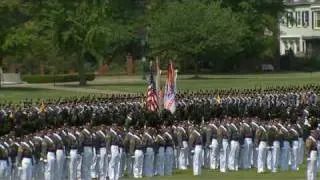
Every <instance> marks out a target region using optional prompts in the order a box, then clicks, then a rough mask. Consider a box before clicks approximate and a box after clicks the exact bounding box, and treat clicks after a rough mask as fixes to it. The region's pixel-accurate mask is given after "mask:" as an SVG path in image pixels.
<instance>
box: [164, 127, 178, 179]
mask: <svg viewBox="0 0 320 180" xmlns="http://www.w3.org/2000/svg"><path fill="white" fill-rule="evenodd" d="M163 128H165V127H163ZM162 137H163V138H164V140H165V143H166V144H165V166H164V172H165V175H167V176H171V175H172V170H173V158H174V152H173V149H174V146H175V144H174V138H173V133H172V129H171V127H170V126H167V127H166V128H165V133H164V134H163V136H162Z"/></svg>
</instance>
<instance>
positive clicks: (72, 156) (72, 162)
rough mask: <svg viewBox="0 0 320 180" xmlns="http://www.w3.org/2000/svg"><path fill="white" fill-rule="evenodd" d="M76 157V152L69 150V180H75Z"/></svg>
mask: <svg viewBox="0 0 320 180" xmlns="http://www.w3.org/2000/svg"><path fill="white" fill-rule="evenodd" d="M77 156H78V150H76V149H71V150H70V160H69V180H74V179H77Z"/></svg>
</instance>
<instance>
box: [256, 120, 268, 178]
mask: <svg viewBox="0 0 320 180" xmlns="http://www.w3.org/2000/svg"><path fill="white" fill-rule="evenodd" d="M255 138H256V139H255V144H256V146H257V147H258V159H257V163H258V173H263V172H265V167H266V160H267V142H268V132H267V130H266V126H265V124H262V125H260V126H259V129H257V132H256V137H255Z"/></svg>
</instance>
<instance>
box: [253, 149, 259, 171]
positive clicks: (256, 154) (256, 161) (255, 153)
mask: <svg viewBox="0 0 320 180" xmlns="http://www.w3.org/2000/svg"><path fill="white" fill-rule="evenodd" d="M258 151H259V147H253V149H252V166H253V167H255V168H257V167H258Z"/></svg>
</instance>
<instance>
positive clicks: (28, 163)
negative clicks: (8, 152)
mask: <svg viewBox="0 0 320 180" xmlns="http://www.w3.org/2000/svg"><path fill="white" fill-rule="evenodd" d="M21 167H22V169H21V177H20V179H21V180H32V159H31V158H23V159H22V165H21Z"/></svg>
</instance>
